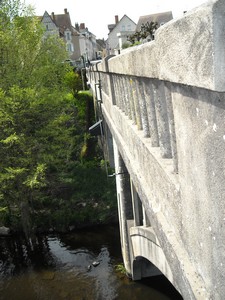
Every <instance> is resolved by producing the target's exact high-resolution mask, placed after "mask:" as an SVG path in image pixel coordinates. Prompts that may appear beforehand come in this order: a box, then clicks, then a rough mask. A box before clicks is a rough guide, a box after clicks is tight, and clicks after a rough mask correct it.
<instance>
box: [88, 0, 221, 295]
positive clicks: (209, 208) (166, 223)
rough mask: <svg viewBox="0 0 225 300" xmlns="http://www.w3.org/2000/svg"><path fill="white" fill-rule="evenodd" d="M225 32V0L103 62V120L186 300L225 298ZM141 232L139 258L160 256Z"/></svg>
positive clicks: (136, 242)
mask: <svg viewBox="0 0 225 300" xmlns="http://www.w3.org/2000/svg"><path fill="white" fill-rule="evenodd" d="M224 32H225V1H224V0H218V1H210V2H208V3H206V4H204V5H202V6H200V7H198V8H196V9H194V10H193V11H191V12H189V13H187V14H185V16H184V17H183V18H181V19H178V20H174V21H171V22H169V23H168V24H166V25H165V26H163V27H162V28H160V29H159V30H158V31H157V35H156V40H155V41H154V42H150V43H147V44H145V45H141V46H138V47H135V48H133V49H132V50H129V51H125V52H124V53H123V54H121V55H119V56H117V57H112V58H110V59H108V60H106V61H105V62H103V63H102V64H99V65H98V70H99V71H100V72H105V71H107V72H108V73H107V74H108V77H107V78H108V79H107V80H108V89H103V93H102V96H103V98H102V100H103V102H102V112H103V116H104V119H105V121H106V122H107V124H108V127H109V130H110V132H111V134H112V136H113V139H114V141H115V144H116V147H117V153H118V157H121V160H122V161H123V163H124V164H125V166H126V170H128V172H129V175H130V178H131V181H132V184H133V186H134V188H135V193H136V192H137V194H138V196H139V198H140V199H141V202H142V205H143V207H144V211H145V212H146V214H147V218H148V220H149V221H150V224H151V226H152V227H153V228H154V232H155V234H156V235H157V238H158V241H159V244H160V246H161V248H162V251H163V255H164V256H165V260H166V261H167V263H168V266H169V268H164V269H163V267H161V266H160V263H159V262H157V259H155V263H156V264H159V268H162V269H163V272H165V275H166V276H167V277H168V278H170V280H171V281H172V283H173V284H174V286H175V287H176V288H177V289H178V290H179V291H180V292H181V294H182V296H183V298H184V299H185V300H190V299H197V300H206V299H213V300H217V299H221V300H222V299H225V284H224V282H225V272H224V266H225V243H224V240H225V208H224V199H225V184H224V183H225V171H224V170H225V159H224V153H225V93H224V92H225V39H224ZM101 74H103V73H101ZM123 74H124V75H123ZM101 76H102V75H101ZM102 78H104V76H102ZM109 78H110V80H109ZM93 86H94V83H93ZM124 86H125V88H124ZM142 87H143V91H141V88H142ZM145 109H146V111H144V110H145ZM143 129H144V130H143ZM149 135H150V137H149ZM158 146H160V147H158ZM170 147H171V148H170ZM160 151H161V152H162V155H161V154H160ZM167 151H168V153H169V155H163V153H164V152H167ZM168 153H167V154H168ZM171 156H172V159H171V158H168V157H171ZM163 157H164V158H163ZM165 157H167V158H165ZM174 170H176V172H174ZM118 180H119V178H118ZM121 183H122V182H121V181H120V184H118V187H119V188H118V191H119V192H120V196H124V189H123V187H122V184H121ZM119 198H121V197H119ZM136 198H138V197H136ZM126 201H127V199H123V202H121V203H122V206H121V212H120V213H121V214H123V216H122V218H121V220H122V223H121V224H123V226H124V229H123V230H124V232H125V233H126V234H125V235H124V239H127V240H126V243H124V244H122V247H123V245H126V247H124V249H125V250H126V252H125V255H126V257H125V258H126V260H127V262H128V264H129V254H128V251H127V250H128V249H129V251H130V250H131V247H130V242H129V236H128V235H127V233H128V228H127V224H126V221H127V220H126V214H125V211H126V208H124V207H125V206H126V205H125V203H126ZM133 207H136V206H135V205H134V204H133ZM134 219H135V220H134V221H135V222H137V220H138V216H137V215H135V218H134ZM123 230H122V231H123ZM137 235H138V236H135V238H134V236H132V239H133V246H134V252H135V253H133V254H134V256H137V255H138V253H139V255H143V256H145V257H147V256H148V259H149V260H154V257H152V258H151V253H154V249H151V247H152V246H151V245H152V242H151V241H150V239H148V238H146V237H145V236H144V234H143V233H142V232H139V234H137ZM147 240H149V241H150V242H149V249H151V250H149V253H147V252H148V249H147V248H148V246H146V245H147V244H146V243H148V242H146V241H147ZM144 241H145V242H146V243H145V242H144ZM130 258H131V260H132V255H131V256H130ZM134 258H135V257H134ZM131 263H132V262H131ZM136 263H137V262H136ZM136 263H135V264H136ZM136 266H137V265H136ZM128 267H129V268H130V269H132V268H131V266H128ZM168 270H170V271H168ZM171 274H172V276H171Z"/></svg>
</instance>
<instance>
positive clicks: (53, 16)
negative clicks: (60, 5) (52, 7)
mask: <svg viewBox="0 0 225 300" xmlns="http://www.w3.org/2000/svg"><path fill="white" fill-rule="evenodd" d="M52 20H53V21H55V14H54V12H52Z"/></svg>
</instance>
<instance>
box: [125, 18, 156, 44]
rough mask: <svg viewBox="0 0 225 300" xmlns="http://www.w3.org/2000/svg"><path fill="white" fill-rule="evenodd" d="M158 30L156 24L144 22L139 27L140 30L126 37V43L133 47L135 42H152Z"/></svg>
mask: <svg viewBox="0 0 225 300" xmlns="http://www.w3.org/2000/svg"><path fill="white" fill-rule="evenodd" d="M157 28H158V23H157V22H152V21H151V22H146V23H145V24H142V25H141V29H140V30H139V31H136V32H135V33H134V34H132V35H130V36H129V37H128V41H129V42H131V44H132V45H134V44H135V43H136V42H143V41H152V40H154V34H155V31H156V30H157Z"/></svg>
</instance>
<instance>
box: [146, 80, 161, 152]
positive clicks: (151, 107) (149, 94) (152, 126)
mask: <svg viewBox="0 0 225 300" xmlns="http://www.w3.org/2000/svg"><path fill="white" fill-rule="evenodd" d="M144 93H145V99H146V110H147V115H148V121H149V131H150V137H151V145H152V147H159V136H158V125H157V118H156V108H155V97H154V90H153V83H152V82H151V81H149V80H147V79H144Z"/></svg>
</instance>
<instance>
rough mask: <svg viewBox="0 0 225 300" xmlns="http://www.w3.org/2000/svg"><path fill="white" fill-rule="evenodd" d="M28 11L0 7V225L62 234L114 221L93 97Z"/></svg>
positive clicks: (9, 4)
mask: <svg viewBox="0 0 225 300" xmlns="http://www.w3.org/2000/svg"><path fill="white" fill-rule="evenodd" d="M64 49H65V46H64V44H63V43H62V41H61V40H60V39H59V38H58V37H56V36H45V35H44V31H43V28H42V27H41V26H40V22H39V19H38V18H36V17H34V15H33V11H32V9H30V8H29V7H26V6H24V5H22V4H21V3H20V2H19V1H18V0H3V1H1V2H0V56H1V57H0V78H1V80H0V157H1V164H0V226H7V227H10V228H11V230H12V231H16V232H18V231H23V232H24V233H25V235H26V236H27V237H29V236H30V235H31V234H32V233H33V232H36V231H48V230H49V229H52V230H60V231H64V230H67V229H68V228H74V227H78V226H85V225H87V224H97V223H104V222H108V221H111V220H113V219H114V218H115V217H116V214H117V209H116V196H115V183H114V182H113V181H112V180H113V179H112V178H110V179H109V178H107V176H106V173H105V168H104V164H105V163H106V162H105V161H104V160H103V157H102V152H101V149H99V147H98V142H97V139H96V138H95V137H91V136H90V134H89V132H88V128H89V127H90V126H91V125H92V124H93V123H94V122H95V120H94V108H93V101H92V95H91V93H90V92H89V91H81V89H82V81H81V78H80V76H79V74H78V73H76V72H74V70H72V69H71V67H70V66H69V65H68V64H64V63H62V62H63V61H65V60H66V59H67V52H66V51H65V50H64Z"/></svg>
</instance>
